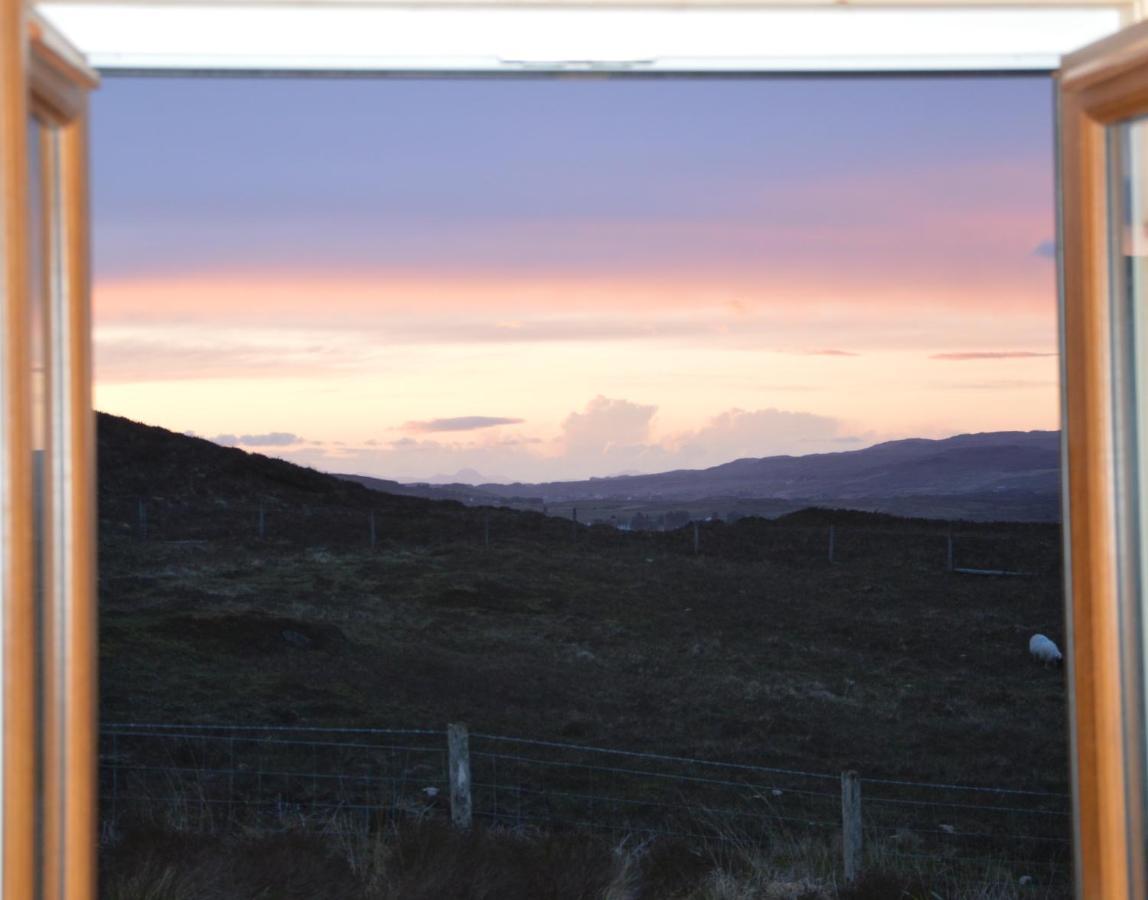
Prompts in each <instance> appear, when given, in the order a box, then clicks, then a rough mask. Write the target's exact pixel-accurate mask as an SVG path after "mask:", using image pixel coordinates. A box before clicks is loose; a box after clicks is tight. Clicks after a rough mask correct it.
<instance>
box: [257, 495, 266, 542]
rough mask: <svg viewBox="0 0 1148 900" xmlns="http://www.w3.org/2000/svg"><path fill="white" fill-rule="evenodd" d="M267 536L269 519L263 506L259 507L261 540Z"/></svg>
mask: <svg viewBox="0 0 1148 900" xmlns="http://www.w3.org/2000/svg"><path fill="white" fill-rule="evenodd" d="M266 536H267V517H266V516H265V515H264V512H263V504H260V505H259V540H263V538H264V537H266Z"/></svg>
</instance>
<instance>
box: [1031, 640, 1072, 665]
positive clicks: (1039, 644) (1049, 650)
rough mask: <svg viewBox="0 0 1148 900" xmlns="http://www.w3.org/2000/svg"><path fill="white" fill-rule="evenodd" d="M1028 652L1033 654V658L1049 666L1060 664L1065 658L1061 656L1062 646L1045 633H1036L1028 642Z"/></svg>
mask: <svg viewBox="0 0 1148 900" xmlns="http://www.w3.org/2000/svg"><path fill="white" fill-rule="evenodd" d="M1028 652H1029V653H1031V654H1032V657H1033V659H1035V660H1037V661H1038V662H1041V663H1043V664H1044V665H1045V667H1048V666H1059V665H1060V664H1061V661H1062V660H1063V659H1064V657H1063V656H1061V653H1060V648H1059V647H1057V646H1056V643H1055V642H1053V641H1051V640H1049V639H1048V638H1046V637H1045V636H1044V635H1043V634H1034V635H1033V636H1032V638H1031V639H1030V640H1029V642H1028Z"/></svg>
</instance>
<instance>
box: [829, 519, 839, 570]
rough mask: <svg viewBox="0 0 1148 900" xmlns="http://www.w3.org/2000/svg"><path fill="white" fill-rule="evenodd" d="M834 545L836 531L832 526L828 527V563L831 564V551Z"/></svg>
mask: <svg viewBox="0 0 1148 900" xmlns="http://www.w3.org/2000/svg"><path fill="white" fill-rule="evenodd" d="M836 544H837V529H836V528H835V527H834V526H833V525H830V526H829V561H830V562H833V549H834V546H835V545H836Z"/></svg>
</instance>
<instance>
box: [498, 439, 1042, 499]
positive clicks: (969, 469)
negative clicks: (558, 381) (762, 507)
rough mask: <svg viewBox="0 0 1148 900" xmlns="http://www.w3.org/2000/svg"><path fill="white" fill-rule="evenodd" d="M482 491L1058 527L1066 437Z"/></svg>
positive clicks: (921, 445) (892, 445)
mask: <svg viewBox="0 0 1148 900" xmlns="http://www.w3.org/2000/svg"><path fill="white" fill-rule="evenodd" d="M477 490H481V491H485V492H489V493H490V494H496V495H501V496H503V497H518V498H541V499H544V500H545V501H546V502H547V503H572V502H575V501H580V502H581V501H600V500H604V499H610V498H615V499H625V500H627V501H643V500H644V501H657V502H659V503H679V504H690V503H697V502H704V503H705V504H708V505H710V506H713V507H714V508H715V509H721V508H723V507H724V508H726V509H729V508H733V506H736V503H735V504H731V501H746V500H766V499H768V500H773V501H790V502H788V503H785V504H782V505H780V506H779V507H778V508H777V509H776V510H774V511H773V514H777V513H778V512H783V511H786V510H787V509H796V508H800V507H804V506H835V507H841V508H851V509H859V510H870V511H876V510H880V511H882V512H887V513H895V514H897V515H906V516H925V517H929V518H965V519H973V520H982V521H983V520H1014V521H1016V520H1031V521H1056V520H1058V519H1059V515H1060V499H1059V498H1060V434H1059V432H1055V431H1028V432H1024V431H1004V432H987V433H982V434H962V435H957V436H955V437H951V438H945V439H943V440H928V439H924V438H911V439H907V440H900V441H889V442H886V443H883V444H877V445H875V446H873V447H867V448H865V449H863V450H850V451H843V452H839V453H816V454H810V455H808V456H770V457H764V458H761V459H738V460H734V461H733V462H728V463H724V464H723V465H719V466H714V467H712V468H708V469H680V470H676V471H671V472H663V473H659V474H655V475H628V476H619V477H615V478H595V479H590V480H587V481H561V482H548V483H542V484H517V483H516V484H508V485H501V484H483V485H479V486H478V488H477ZM752 511H753V512H758V511H757V510H752ZM763 512H764V511H763ZM759 514H760V513H759ZM766 514H769V513H766Z"/></svg>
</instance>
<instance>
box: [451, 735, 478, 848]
mask: <svg viewBox="0 0 1148 900" xmlns="http://www.w3.org/2000/svg"><path fill="white" fill-rule="evenodd" d="M446 745H447V765H448V766H449V768H450V820H451V822H453V823H454V827H455V828H461V829H464V830H465V829H467V828H470V822H471V816H472V809H471V797H470V736H469V734H468V732H467V728H466V726H465V725H463V724H461V723H457V722H455V723H452V724H450V725H447V727H446Z"/></svg>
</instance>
